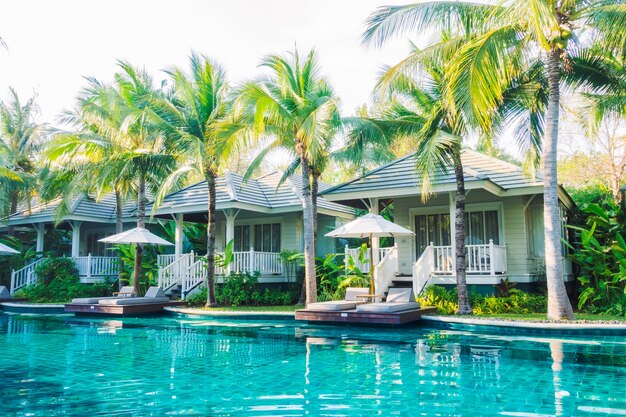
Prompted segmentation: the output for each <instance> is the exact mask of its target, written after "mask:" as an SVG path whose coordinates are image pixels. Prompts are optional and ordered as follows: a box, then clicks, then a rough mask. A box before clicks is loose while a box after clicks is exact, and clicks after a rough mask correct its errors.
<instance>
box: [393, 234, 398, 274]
mask: <svg viewBox="0 0 626 417" xmlns="http://www.w3.org/2000/svg"><path fill="white" fill-rule="evenodd" d="M393 251H394V252H395V253H396V275H398V274H399V273H400V254H399V253H398V242H393Z"/></svg>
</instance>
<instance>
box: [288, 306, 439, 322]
mask: <svg viewBox="0 0 626 417" xmlns="http://www.w3.org/2000/svg"><path fill="white" fill-rule="evenodd" d="M436 310H437V307H424V308H418V309H415V310H406V311H399V312H397V313H366V312H357V311H356V310H343V311H321V310H306V309H305V310H296V320H304V321H318V322H326V323H358V324H389V325H399V324H407V323H413V322H415V321H418V320H419V319H420V318H421V317H422V316H423V315H424V314H431V313H434V312H435V311H436Z"/></svg>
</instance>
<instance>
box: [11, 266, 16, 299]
mask: <svg viewBox="0 0 626 417" xmlns="http://www.w3.org/2000/svg"><path fill="white" fill-rule="evenodd" d="M13 288H15V269H14V270H12V271H11V294H13V291H14V290H13Z"/></svg>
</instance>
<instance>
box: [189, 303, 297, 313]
mask: <svg viewBox="0 0 626 417" xmlns="http://www.w3.org/2000/svg"><path fill="white" fill-rule="evenodd" d="M192 308H198V309H200V310H203V311H248V312H255V313H275V312H285V311H286V312H293V311H296V310H298V309H300V308H303V307H302V306H300V305H292V306H252V307H250V306H224V307H221V306H220V307H211V308H207V307H192Z"/></svg>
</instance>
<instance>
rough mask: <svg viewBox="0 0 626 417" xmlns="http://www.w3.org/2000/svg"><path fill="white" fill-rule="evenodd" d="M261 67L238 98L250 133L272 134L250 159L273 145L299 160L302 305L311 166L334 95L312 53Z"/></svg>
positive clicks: (331, 119)
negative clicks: (249, 122) (265, 72)
mask: <svg viewBox="0 0 626 417" xmlns="http://www.w3.org/2000/svg"><path fill="white" fill-rule="evenodd" d="M261 66H262V67H265V68H267V69H269V75H268V76H266V77H263V78H260V79H258V80H256V81H252V82H248V83H245V84H244V86H243V87H242V89H241V94H240V98H239V102H240V103H241V105H242V107H243V108H244V109H246V110H249V111H250V115H251V118H252V119H253V120H252V127H253V130H254V132H255V134H256V136H257V137H259V136H261V135H265V136H269V137H271V138H272V142H271V143H270V144H269V146H267V147H266V148H265V149H264V150H263V151H262V152H261V154H260V155H259V157H257V158H256V161H255V163H259V162H260V161H261V160H262V159H263V158H264V157H265V156H266V155H267V154H268V153H269V152H270V151H271V150H272V149H276V148H282V149H289V150H291V151H292V152H293V153H294V154H295V155H296V156H297V157H298V159H299V160H300V162H299V163H300V168H301V170H302V210H303V220H304V268H305V285H306V303H307V304H309V303H312V302H315V301H316V300H317V283H316V279H315V247H314V245H315V243H314V241H315V237H314V236H315V220H314V211H313V210H314V209H313V200H312V191H311V187H312V182H311V180H312V178H315V176H316V174H315V165H314V164H315V162H316V161H317V160H318V158H319V156H320V155H322V154H323V152H325V150H326V147H327V145H328V141H329V138H332V135H333V133H334V129H335V126H336V123H337V120H338V117H339V116H338V109H337V104H338V101H339V99H338V97H337V96H336V95H335V92H334V91H333V90H332V88H331V87H330V85H329V84H328V82H327V81H326V80H325V79H324V78H323V77H321V76H320V74H319V67H318V62H317V58H316V55H315V52H314V51H311V52H310V53H309V54H308V55H307V57H306V58H305V59H303V60H301V59H300V56H299V54H298V52H297V51H296V52H294V53H292V54H289V55H288V56H278V55H271V56H268V57H266V58H265V59H264V60H263V61H262V63H261Z"/></svg>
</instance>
